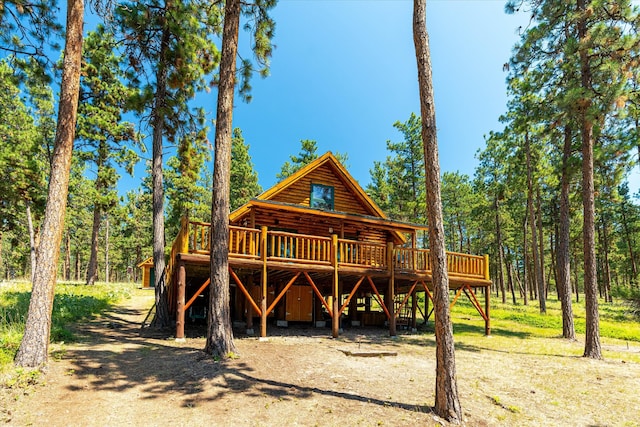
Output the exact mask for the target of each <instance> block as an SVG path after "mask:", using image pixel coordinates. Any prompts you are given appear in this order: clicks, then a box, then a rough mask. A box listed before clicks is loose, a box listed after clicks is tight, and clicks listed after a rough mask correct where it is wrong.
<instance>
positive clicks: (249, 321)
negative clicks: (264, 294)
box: [244, 273, 254, 335]
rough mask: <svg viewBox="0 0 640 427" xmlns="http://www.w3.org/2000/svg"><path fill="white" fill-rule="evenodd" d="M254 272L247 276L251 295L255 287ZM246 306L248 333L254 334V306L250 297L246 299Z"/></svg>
mask: <svg viewBox="0 0 640 427" xmlns="http://www.w3.org/2000/svg"><path fill="white" fill-rule="evenodd" d="M253 286H254V285H253V274H252V273H250V274H249V277H248V278H247V288H248V289H247V290H248V291H249V294H250V295H251V290H252V289H253ZM244 307H245V313H246V314H245V315H246V319H245V320H246V322H247V334H250V335H253V307H252V306H251V303H250V302H249V298H246V297H245V299H244Z"/></svg>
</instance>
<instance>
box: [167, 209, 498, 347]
mask: <svg viewBox="0 0 640 427" xmlns="http://www.w3.org/2000/svg"><path fill="white" fill-rule="evenodd" d="M209 233H210V225H209V224H206V223H200V222H193V221H187V220H184V221H183V223H182V228H181V230H180V233H179V235H178V237H177V238H176V240H175V241H174V244H173V247H172V251H171V258H170V260H169V265H168V277H169V278H170V279H169V280H170V286H169V300H170V308H171V311H172V313H173V314H174V315H175V319H176V338H183V337H184V333H185V324H186V323H187V322H188V321H189V320H191V321H197V320H206V308H207V302H208V296H207V293H208V285H209V263H210V259H209V243H208V242H209V235H210V234H209ZM447 263H448V272H449V287H450V289H451V290H454V291H455V292H456V293H455V297H454V298H453V300H452V303H451V304H452V305H454V304H455V302H456V300H457V299H458V297H459V296H461V295H462V294H465V295H466V296H467V297H468V298H469V300H470V301H471V303H472V304H473V305H474V307H475V308H476V309H477V311H478V313H479V314H480V316H481V317H482V319H483V320H484V322H485V332H486V334H487V335H488V334H489V333H490V319H489V309H490V305H489V295H490V292H489V286H490V284H491V281H490V280H489V273H488V259H487V257H486V256H476V255H469V254H461V253H447ZM229 276H230V283H229V285H230V290H231V305H232V306H231V312H232V316H233V320H234V322H236V324H242V325H243V326H245V327H246V330H247V331H248V332H249V333H253V331H254V329H258V330H259V335H260V336H262V337H264V336H266V334H267V325H268V324H270V323H273V324H277V325H279V326H285V325H287V324H289V323H296V324H298V323H301V322H302V323H308V324H310V325H313V326H318V327H323V326H327V327H330V329H331V334H332V336H334V337H337V336H338V335H339V333H340V330H341V328H342V326H343V325H349V326H362V327H365V326H387V327H388V328H389V333H390V334H391V335H395V334H396V330H397V328H398V327H404V328H411V329H414V328H416V322H417V319H418V313H420V314H421V317H422V318H424V319H429V317H430V316H431V312H432V309H431V310H430V308H429V302H430V300H431V296H432V292H433V285H432V277H431V265H430V257H429V250H426V249H416V248H407V247H403V246H400V245H394V243H392V242H388V243H387V244H386V245H385V244H379V243H373V242H366V241H361V240H352V239H342V238H338V236H337V235H336V234H333V235H331V236H330V237H323V236H311V235H304V234H298V233H290V232H284V231H276V230H270V229H268V228H267V227H261V228H259V229H257V228H247V227H238V226H230V227H229ZM479 288H484V290H485V292H484V304H481V303H480V301H479V300H478V298H477V296H476V293H477V290H478V289H479ZM420 292H424V293H425V298H424V305H422V306H421V305H420V304H419V303H418V298H417V294H418V293H420Z"/></svg>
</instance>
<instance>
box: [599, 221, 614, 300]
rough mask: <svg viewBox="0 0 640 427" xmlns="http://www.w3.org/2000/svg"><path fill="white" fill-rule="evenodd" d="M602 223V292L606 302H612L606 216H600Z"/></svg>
mask: <svg viewBox="0 0 640 427" xmlns="http://www.w3.org/2000/svg"><path fill="white" fill-rule="evenodd" d="M600 222H601V223H602V246H601V247H602V255H603V256H602V263H603V267H604V268H603V269H602V270H603V271H602V274H603V279H604V280H603V283H602V291H603V292H604V300H605V301H607V302H612V301H611V265H610V263H609V233H608V232H607V229H608V224H607V220H606V215H601V216H600Z"/></svg>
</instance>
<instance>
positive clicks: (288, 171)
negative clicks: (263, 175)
mask: <svg viewBox="0 0 640 427" xmlns="http://www.w3.org/2000/svg"><path fill="white" fill-rule="evenodd" d="M317 151H318V143H317V142H316V141H314V140H312V139H302V140H300V152H299V153H298V154H297V155H292V156H289V160H290V161H289V160H287V161H286V162H284V164H283V165H282V167H281V168H280V173H278V174H277V175H276V178H277V179H278V181H282V180H283V179H285V178H288V177H289V176H291V175H293V174H294V173H296V172H297V171H299V170H300V169H302V168H303V167H304V166H306V165H308V164H309V163H311V162H313V161H314V160H315V159H317V158H318V157H320V156H319V155H318V153H317ZM334 154H335V156H336V158H337V159H338V161H339V162H340V163H342V165H343V166H347V161H348V159H349V156H348V155H347V154H346V153H334Z"/></svg>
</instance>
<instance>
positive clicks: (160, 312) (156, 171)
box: [151, 2, 171, 328]
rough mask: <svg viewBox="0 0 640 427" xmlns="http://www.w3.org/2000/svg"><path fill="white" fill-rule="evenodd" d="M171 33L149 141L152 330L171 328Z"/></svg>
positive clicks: (164, 45) (163, 51)
mask: <svg viewBox="0 0 640 427" xmlns="http://www.w3.org/2000/svg"><path fill="white" fill-rule="evenodd" d="M170 3H171V2H166V4H165V12H164V13H165V14H169V10H168V9H169V6H170ZM170 35H171V32H170V31H169V29H168V28H167V26H166V23H165V28H164V29H163V31H162V40H161V45H160V56H159V58H160V59H159V61H158V70H157V71H156V93H155V105H154V107H153V137H152V140H153V141H152V158H153V160H152V167H151V180H152V187H153V190H152V191H153V193H152V199H153V202H152V204H153V268H154V271H155V275H154V287H155V297H156V312H155V316H154V317H153V320H152V321H151V326H152V327H154V328H166V327H168V326H170V325H171V319H170V316H169V296H168V294H167V280H166V277H165V276H166V266H165V259H164V243H165V242H164V239H165V235H164V188H163V172H162V142H163V141H162V137H163V133H164V121H165V116H166V115H165V111H164V109H165V108H166V98H167V61H168V59H167V56H168V50H169V41H170Z"/></svg>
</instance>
